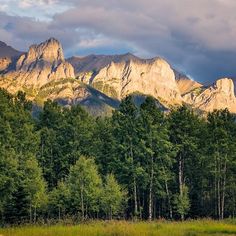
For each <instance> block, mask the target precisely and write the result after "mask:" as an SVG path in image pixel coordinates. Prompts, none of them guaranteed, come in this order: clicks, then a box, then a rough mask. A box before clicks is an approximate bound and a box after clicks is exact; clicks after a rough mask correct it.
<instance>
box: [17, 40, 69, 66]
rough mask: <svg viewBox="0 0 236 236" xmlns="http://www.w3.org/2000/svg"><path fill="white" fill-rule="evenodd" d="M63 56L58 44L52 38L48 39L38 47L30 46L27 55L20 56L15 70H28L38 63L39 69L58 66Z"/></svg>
mask: <svg viewBox="0 0 236 236" xmlns="http://www.w3.org/2000/svg"><path fill="white" fill-rule="evenodd" d="M64 60H65V59H64V55H63V50H62V46H61V44H60V42H59V41H58V40H56V39H54V38H50V39H48V40H46V41H45V42H43V43H41V44H39V45H36V44H34V45H32V46H30V48H29V51H28V53H26V54H24V55H22V56H21V57H20V58H19V60H18V61H17V69H18V70H19V69H23V70H28V69H29V68H31V67H32V64H35V63H38V62H41V63H40V67H44V66H45V65H47V64H48V65H51V64H53V65H54V66H58V65H59V64H60V63H61V62H63V61H64Z"/></svg>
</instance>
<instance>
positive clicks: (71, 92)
mask: <svg viewBox="0 0 236 236" xmlns="http://www.w3.org/2000/svg"><path fill="white" fill-rule="evenodd" d="M1 50H2V51H1V54H0V87H1V88H5V89H6V90H8V91H9V92H10V93H12V94H16V93H17V92H18V91H23V92H25V93H26V96H27V99H30V100H32V101H34V102H35V104H37V105H43V103H44V102H45V101H46V100H47V99H50V100H53V101H57V102H59V103H60V104H62V105H69V106H70V105H73V104H82V105H83V106H85V107H86V108H87V109H88V110H89V111H90V112H92V113H93V114H95V115H104V114H108V113H110V112H111V111H112V110H114V109H116V108H117V107H118V106H119V103H120V101H121V100H122V99H124V98H125V97H126V96H128V95H134V96H137V95H138V96H140V97H145V96H152V97H154V98H155V99H156V100H157V101H158V102H159V103H160V104H161V105H162V106H163V107H165V108H167V109H169V108H171V107H175V106H178V105H182V104H187V105H189V106H191V107H193V108H194V109H197V110H200V111H202V112H209V111H213V110H214V109H224V108H228V109H229V110H230V111H231V112H234V113H235V112H236V98H235V94H234V83H233V80H231V79H230V78H222V79H220V80H218V81H216V82H215V83H214V84H213V85H211V86H204V85H202V84H200V83H198V82H196V81H193V80H191V79H189V78H188V77H187V76H185V75H184V74H182V73H180V72H178V71H177V70H176V69H173V67H172V66H171V65H170V64H169V63H168V62H167V61H166V60H164V59H162V58H159V57H156V58H152V59H141V58H139V57H136V56H134V55H132V54H130V53H128V54H124V55H112V56H109V55H108V56H106V55H89V56H86V57H72V58H69V59H65V58H64V55H63V49H62V46H61V44H60V42H59V41H58V40H56V39H54V38H51V39H49V40H47V41H45V42H43V43H41V44H39V45H32V46H31V47H30V48H29V51H28V52H26V53H21V52H18V51H17V50H14V49H12V48H10V47H9V46H7V45H6V44H4V43H2V44H1Z"/></svg>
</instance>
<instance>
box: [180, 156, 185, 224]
mask: <svg viewBox="0 0 236 236" xmlns="http://www.w3.org/2000/svg"><path fill="white" fill-rule="evenodd" d="M183 187H184V162H183V158H182V156H181V155H180V157H179V194H180V197H181V199H182V198H183ZM181 220H182V221H183V220H184V215H183V214H181Z"/></svg>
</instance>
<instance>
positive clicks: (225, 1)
mask: <svg viewBox="0 0 236 236" xmlns="http://www.w3.org/2000/svg"><path fill="white" fill-rule="evenodd" d="M0 4H1V5H4V4H5V7H4V8H3V11H5V12H6V13H7V15H9V14H10V15H12V16H14V17H12V18H11V17H9V18H6V17H5V18H3V20H2V24H1V22H0V26H1V25H2V26H1V27H2V28H3V29H4V28H5V31H6V34H8V35H11V38H12V42H13V43H14V42H17V43H18V45H22V46H23V45H26V44H29V43H32V42H34V41H36V42H38V41H39V40H41V39H45V38H46V37H48V36H49V37H50V36H54V37H57V38H59V39H60V40H61V41H62V42H63V44H64V46H65V48H66V49H67V51H69V52H73V51H76V52H77V51H79V50H83V51H85V50H86V48H87V49H88V50H90V49H91V48H93V49H96V48H105V47H106V46H107V47H109V48H111V47H114V48H115V49H116V50H117V48H119V47H120V49H121V51H122V49H124V48H127V47H128V48H130V50H131V51H135V52H137V54H139V55H144V56H145V57H147V56H155V55H161V56H163V57H165V58H167V59H168V60H169V61H170V62H172V63H173V64H175V65H177V66H179V67H181V69H184V70H186V71H187V72H188V73H190V74H191V75H192V76H194V78H197V77H199V78H200V80H205V78H210V79H213V78H214V77H216V76H220V75H221V73H228V72H229V73H228V74H229V75H236V70H235V69H234V68H236V67H235V65H234V61H236V40H234V37H235V35H236V27H235V24H236V15H235V9H236V1H235V0H207V1H206V0H178V1H174V0H145V1H144V0H38V1H36V0H35V1H33V0H22V1H17V0H0ZM19 4H20V5H19ZM17 16H18V17H17ZM19 16H21V17H19ZM26 16H28V17H30V18H26ZM33 18H35V19H38V20H35V19H33ZM0 20H1V19H0ZM8 37H9V36H8ZM221 57H223V58H224V61H223V63H222V61H221V60H220V58H221ZM228 74H227V75H228Z"/></svg>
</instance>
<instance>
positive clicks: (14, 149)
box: [0, 38, 236, 226]
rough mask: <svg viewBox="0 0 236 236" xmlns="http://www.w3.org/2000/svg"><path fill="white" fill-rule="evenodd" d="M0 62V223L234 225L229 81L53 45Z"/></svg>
mask: <svg viewBox="0 0 236 236" xmlns="http://www.w3.org/2000/svg"><path fill="white" fill-rule="evenodd" d="M6 47H7V46H6ZM8 50H10V51H12V50H11V49H9V47H7V48H6V50H5V51H6V52H7V51H8ZM9 55H10V54H9ZM1 63H2V64H1V65H2V67H1V68H2V69H1V75H0V87H1V88H0V225H4V226H5V225H10V224H14V225H17V224H21V223H30V224H36V223H43V224H47V223H48V224H50V223H51V222H59V223H62V222H65V223H77V222H83V221H86V220H91V219H102V220H104V219H109V220H112V219H128V220H144V219H145V220H150V221H151V220H155V219H162V218H165V219H171V220H175V219H176V220H177V219H178V220H179V219H181V220H184V219H186V218H190V219H197V218H214V219H224V218H226V217H232V218H233V217H235V213H236V197H235V196H236V186H235V182H236V161H235V160H236V145H235V143H236V122H235V120H236V119H235V118H236V117H235V114H234V113H236V98H235V94H234V83H233V80H231V79H228V78H223V79H219V80H217V81H216V82H215V83H214V84H213V85H211V86H203V85H201V84H200V83H197V82H195V81H193V80H190V79H189V78H188V77H187V76H185V75H184V74H182V73H180V72H178V71H177V70H176V69H173V68H172V66H171V65H170V64H169V63H168V62H167V61H165V60H164V59H162V58H158V57H157V58H153V59H148V60H144V59H140V58H138V57H135V56H133V55H131V54H125V55H115V56H93V55H92V56H88V57H84V58H76V57H73V58H70V59H68V60H66V59H65V58H64V55H63V50H62V46H61V44H60V43H59V42H58V41H57V40H56V39H53V38H52V39H49V40H47V41H46V42H44V43H41V44H39V45H32V46H31V47H30V49H29V51H28V52H26V53H19V54H18V55H14V57H11V56H7V54H6V55H4V57H2V58H1ZM36 105H38V106H42V108H41V109H38V110H37V112H38V114H37V116H35V115H34V114H33V113H32V110H33V111H34V109H33V108H35V107H36V108H37V106H36ZM84 108H86V109H84ZM86 110H87V111H86ZM166 110H168V112H165V111H166ZM196 111H197V112H196ZM200 111H201V112H200ZM202 113H204V116H202ZM108 114H109V115H108ZM206 140H207V141H206Z"/></svg>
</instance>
